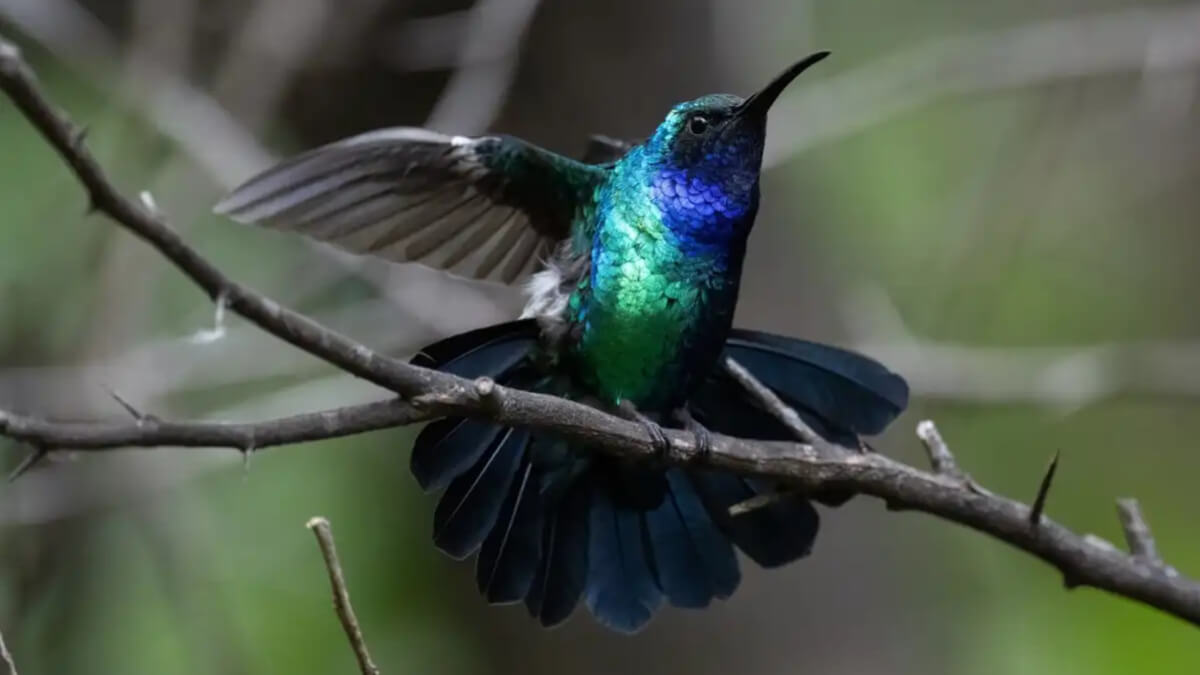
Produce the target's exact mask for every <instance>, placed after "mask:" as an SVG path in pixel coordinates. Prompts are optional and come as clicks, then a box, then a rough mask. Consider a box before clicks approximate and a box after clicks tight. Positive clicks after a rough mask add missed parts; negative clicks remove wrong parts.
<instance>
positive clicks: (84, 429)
mask: <svg viewBox="0 0 1200 675" xmlns="http://www.w3.org/2000/svg"><path fill="white" fill-rule="evenodd" d="M434 416H435V415H433V414H432V413H430V412H426V411H420V410H417V409H416V408H413V407H412V406H411V405H409V404H407V403H405V402H403V401H400V400H398V399H390V400H386V401H376V402H373V403H363V404H360V405H352V406H345V407H341V408H333V409H330V410H323V411H320V412H312V413H301V414H299V415H290V416H288V417H280V418H277V419H272V420H265V421H262V422H252V423H243V422H171V421H169V420H160V419H157V418H154V417H142V418H140V419H138V420H135V421H134V423H133V424H129V423H125V422H51V421H47V420H43V419H39V418H37V417H30V416H28V415H18V414H16V413H12V412H8V411H5V410H0V434H2V435H4V436H7V437H9V438H12V439H14V440H18V441H25V442H26V443H30V444H32V445H33V446H34V447H35V448H37V451H35V452H34V453H33V454H32V455H31V457H36V455H37V454H39V452H40V454H43V455H44V454H45V453H47V452H49V451H50V450H57V449H69V450H84V451H96V450H110V449H112V448H122V447H142V448H154V447H161V446H178V447H192V448H236V449H238V450H242V451H247V450H261V449H263V448H270V447H275V446H279V445H291V444H293V443H305V442H308V441H319V440H323V439H326V438H341V437H344V436H352V435H354V434H360V433H363V432H366V431H375V430H377V429H389V428H392V427H397V426H402V425H405V424H413V423H416V422H423V421H425V420H428V419H430V418H432V417H434ZM28 463H30V460H26V462H25V463H23V467H22V468H19V470H20V471H24V470H27V469H28V468H29V467H28V466H24V464H28ZM13 473H14V474H17V475H19V473H18V471H14V472H13ZM17 475H14V476H13V478H16V477H17Z"/></svg>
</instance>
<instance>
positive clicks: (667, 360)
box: [215, 52, 908, 633]
mask: <svg viewBox="0 0 1200 675" xmlns="http://www.w3.org/2000/svg"><path fill="white" fill-rule="evenodd" d="M827 55H828V52H818V53H815V54H812V55H811V56H808V57H806V58H804V59H802V60H800V61H798V62H797V63H795V64H793V65H791V66H789V67H788V68H787V69H785V70H784V71H783V72H782V73H780V74H779V75H778V76H776V77H775V78H774V79H772V80H771V81H770V82H769V83H768V84H767V85H766V86H765V87H763V88H762V89H761V90H759V91H758V92H756V93H754V94H752V95H750V96H749V97H746V98H742V97H739V96H736V95H732V94H713V95H707V96H701V97H700V98H696V99H694V100H691V101H686V102H684V103H680V104H678V105H676V106H674V107H673V108H671V110H670V111H669V112H668V113H667V115H666V117H665V119H663V121H662V122H661V123H660V124H659V125H658V127H657V128H656V129H655V130H654V132H653V134H651V135H650V136H649V137H647V138H645V139H644V140H642V141H640V142H637V143H624V142H617V141H612V140H611V139H607V140H606V139H603V138H597V139H594V140H593V142H592V144H591V145H590V146H589V150H588V152H587V153H586V156H585V157H584V160H575V159H571V158H568V157H565V156H562V155H559V154H556V153H554V152H550V151H548V150H545V149H542V148H540V147H537V146H535V145H533V144H531V143H527V142H525V141H523V140H521V139H518V138H513V137H510V136H503V135H485V136H479V137H465V136H453V135H446V134H442V133H438V132H435V131H430V130H427V129H420V128H412V127H397V128H389V129H382V130H377V131H372V132H367V133H364V134H361V135H358V136H353V137H350V138H348V139H345V140H341V141H337V142H334V143H332V144H329V145H326V146H323V147H319V148H317V149H315V150H310V151H308V152H305V153H302V154H300V155H298V156H296V157H294V158H292V159H288V160H285V161H283V162H282V163H280V164H279V165H277V166H275V167H273V168H270V169H268V170H266V171H265V172H263V173H262V174H260V175H258V176H255V177H253V178H251V179H250V180H248V181H247V182H246V183H245V184H243V185H242V186H240V187H238V188H237V189H235V190H234V191H233V192H232V193H230V195H229V196H227V197H226V198H225V199H224V200H223V201H221V202H220V203H219V204H218V205H217V206H216V207H215V210H216V211H217V212H218V213H221V214H226V215H228V216H230V217H232V218H233V219H235V220H238V221H241V222H245V223H253V224H257V225H261V226H265V227H268V228H273V229H277V230H286V231H291V232H298V233H301V234H303V235H306V236H308V237H311V238H314V239H316V240H319V241H323V242H327V243H330V244H332V245H334V246H337V247H340V248H342V249H344V250H348V251H351V252H354V253H359V254H368V255H374V256H379V257H382V258H385V259H388V260H392V261H397V262H410V261H417V262H421V263H424V264H427V265H430V266H433V267H437V268H441V269H446V270H450V271H451V272H458V273H460V274H462V275H465V276H468V277H473V278H477V279H491V280H498V281H501V282H504V283H510V284H511V283H514V282H516V281H518V280H522V281H523V283H524V290H525V293H526V295H527V302H526V305H525V308H524V311H523V313H522V315H521V317H520V318H519V319H516V320H514V321H509V322H506V323H502V324H498V325H493V326H487V327H484V328H480V329H477V330H473V331H470V332H467V333H463V334H459V335H455V336H452V337H449V338H446V339H443V340H441V341H439V342H437V343H435V344H433V345H429V346H427V347H425V348H424V349H422V350H421V351H420V352H419V353H418V354H417V356H416V357H414V358H413V360H412V363H414V364H417V365H421V366H423V367H427V368H433V369H437V370H440V371H444V372H448V373H453V374H455V375H459V376H462V377H468V378H477V377H483V376H486V377H490V378H492V379H493V380H495V381H496V382H498V383H501V384H504V385H507V386H510V387H515V388H520V389H527V390H531V391H537V392H542V393H548V394H554V395H558V396H562V397H566V398H568V399H573V400H577V401H581V402H584V403H588V404H591V405H595V406H599V407H602V408H604V409H607V410H611V411H613V412H616V413H618V414H622V415H625V416H626V417H629V418H632V419H635V420H637V421H639V422H640V423H642V424H644V425H645V426H646V428H647V429H648V430H649V431H650V434H651V437H652V438H653V439H654V441H655V444H656V446H657V447H658V448H659V450H660V452H665V449H666V445H665V442H666V438H665V435H664V434H663V431H662V426H661V425H662V424H669V423H677V424H679V425H681V426H682V427H683V428H684V429H687V430H691V431H692V432H693V433H695V434H696V437H697V442H698V444H699V447H701V448H702V449H703V448H707V447H709V446H710V445H711V438H710V432H719V433H723V434H728V435H732V436H739V437H744V438H752V439H770V440H783V439H789V438H792V434H791V432H790V431H789V429H788V428H787V427H785V426H784V425H783V424H782V423H781V422H780V421H779V420H777V419H776V418H775V417H774V416H773V415H772V414H770V413H769V412H768V411H767V410H766V409H765V408H764V407H763V405H762V404H761V403H760V402H759V400H758V399H756V398H754V397H753V396H751V395H750V394H749V393H748V392H747V391H746V390H745V389H744V388H743V387H742V386H740V384H739V383H738V382H736V381H735V380H734V379H733V378H732V376H730V375H729V374H728V373H727V371H726V370H725V369H723V368H722V367H720V366H721V361H722V359H723V358H725V357H731V358H733V359H735V360H736V361H738V362H739V363H740V364H741V365H742V366H743V367H745V368H746V369H747V370H749V371H750V372H751V374H753V375H754V376H756V377H757V378H758V379H759V380H760V381H761V382H762V383H763V384H764V385H766V386H767V387H768V388H769V389H771V390H772V391H773V392H774V393H775V395H776V396H778V397H779V398H780V399H782V400H783V401H784V402H785V403H787V404H788V405H790V406H791V407H792V408H794V409H795V410H796V411H797V412H798V413H799V414H800V415H801V416H802V417H803V418H804V419H805V421H806V422H807V423H808V424H809V425H810V426H811V427H812V428H813V429H814V430H815V431H816V432H817V433H818V434H820V435H821V436H823V437H824V438H826V439H828V440H830V441H831V442H836V443H841V444H854V445H853V446H852V447H858V446H857V442H858V440H859V438H860V436H861V435H871V434H876V433H879V432H880V431H882V430H883V429H884V428H885V427H886V426H887V425H888V424H889V423H890V422H891V421H892V420H893V419H895V418H896V417H897V416H898V415H899V414H900V412H902V411H903V409H904V408H905V407H906V405H907V402H908V386H907V384H906V383H905V381H904V379H903V378H901V377H900V376H899V375H896V374H895V373H893V372H891V371H889V370H888V369H887V368H886V367H884V366H883V365H882V364H880V363H878V362H876V361H874V360H872V359H870V358H868V357H866V356H863V355H860V354H856V353H853V352H849V351H845V350H842V349H838V348H836V347H832V346H828V345H821V344H816V343H812V342H807V341H804V340H798V339H794V338H789V337H785V336H780V335H773V334H768V333H762V332H756V331H750V330H741V329H734V328H733V327H732V323H733V314H734V308H735V306H736V304H737V297H738V286H739V282H740V278H741V273H742V263H743V259H744V256H745V252H746V244H747V240H748V237H749V234H750V231H751V228H752V226H753V225H754V220H755V215H756V213H757V210H758V204H759V173H760V169H761V164H762V152H763V146H764V142H765V139H766V128H767V112H768V110H769V109H770V107H771V105H772V103H774V102H775V100H776V98H777V97H778V96H779V95H780V93H781V92H782V91H783V90H784V89H785V88H786V87H787V86H788V85H789V84H790V83H791V82H792V81H793V80H794V79H795V78H796V77H797V76H798V75H800V73H802V72H803V71H805V70H806V69H807V68H809V67H810V66H812V65H813V64H815V63H817V62H818V61H820V60H822V59H824V58H825V57H826V56H827ZM410 468H411V471H412V474H413V475H414V477H415V478H416V480H417V482H418V483H419V485H420V486H421V487H422V488H423V489H425V490H426V491H429V492H433V491H441V497H440V499H439V501H438V504H437V507H436V509H435V512H434V523H433V541H434V544H435V545H436V546H437V547H438V548H439V549H441V550H442V551H443V552H445V553H447V554H448V555H450V556H451V557H453V558H455V559H459V560H462V559H465V558H467V557H469V556H471V555H473V554H475V555H477V561H476V567H475V572H476V575H475V576H476V581H477V585H478V587H479V591H480V592H481V593H482V594H483V596H484V597H485V598H486V599H487V601H488V602H490V603H493V604H502V603H517V602H523V603H524V605H525V607H526V608H527V610H528V612H529V614H530V615H531V616H532V617H533V618H534V619H536V620H537V621H538V622H539V623H541V624H542V625H543V626H546V627H550V626H555V625H557V624H560V623H562V622H563V621H565V620H566V619H567V618H568V617H569V616H570V615H571V614H572V613H573V612H574V610H575V608H576V607H577V605H578V604H579V602H580V600H581V599H582V600H583V602H584V603H585V604H586V606H587V608H588V609H589V610H590V612H591V614H592V615H593V616H594V617H595V618H596V620H597V621H599V622H600V623H601V624H603V625H604V626H607V627H609V628H611V629H614V630H617V631H620V632H625V633H632V632H636V631H638V630H639V629H641V628H642V627H643V626H644V625H645V624H646V623H647V622H648V621H649V620H650V619H651V618H652V617H653V616H654V614H655V613H656V612H657V610H658V609H659V608H660V607H661V606H663V605H664V604H670V605H672V606H675V607H682V608H702V607H706V606H708V605H710V603H711V602H712V601H713V600H714V599H725V598H728V597H730V596H731V595H732V594H733V593H734V591H735V589H736V588H737V586H738V584H739V582H740V579H741V572H740V569H739V563H738V558H737V554H736V551H738V550H740V551H741V552H743V553H744V554H745V555H746V556H747V557H749V558H750V559H752V560H753V561H755V562H756V563H757V564H759V565H760V566H762V567H766V568H772V567H778V566H781V565H784V564H786V563H789V562H791V561H793V560H796V559H798V558H802V557H804V556H806V555H807V554H808V553H809V552H810V551H811V549H812V544H813V541H814V539H815V537H816V534H817V530H818V526H819V519H818V514H817V511H816V509H815V508H814V506H813V504H812V500H814V499H815V500H819V501H824V502H826V503H828V504H831V505H836V504H838V503H840V502H842V501H844V500H845V499H848V498H849V496H850V495H833V494H829V495H800V494H796V493H787V492H783V493H780V494H777V495H776V498H774V499H772V500H769V504H768V505H767V506H764V507H762V508H758V509H756V510H753V511H750V512H749V513H746V514H744V515H739V516H736V517H735V516H731V515H730V513H729V509H730V507H731V506H733V505H734V504H737V503H740V502H743V501H745V500H747V499H751V498H753V497H755V496H756V495H760V494H764V493H767V492H773V491H774V489H775V486H773V485H770V484H767V483H765V482H764V481H760V480H756V479H750V478H745V477H741V476H737V475H733V474H728V473H723V472H719V471H714V470H708V469H699V468H690V467H689V468H684V467H671V466H668V465H667V464H666V463H665V462H662V461H657V462H649V463H646V462H643V463H634V462H630V461H623V460H620V459H617V458H613V457H609V456H604V455H601V454H599V453H594V452H591V451H589V449H588V448H587V447H584V446H580V445H579V444H577V443H574V442H567V441H565V440H563V439H560V438H557V437H554V436H552V435H548V434H542V433H531V432H530V431H528V430H525V429H519V428H513V427H506V426H504V425H501V424H497V423H494V422H491V421H488V420H482V419H469V418H446V419H441V420H438V421H435V422H432V423H430V424H429V425H427V426H426V427H425V428H424V429H423V430H422V431H421V433H420V434H419V435H418V436H417V439H416V441H415V443H414V447H413V451H412V455H411V458H410Z"/></svg>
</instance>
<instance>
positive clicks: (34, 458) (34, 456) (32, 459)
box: [7, 446, 50, 483]
mask: <svg viewBox="0 0 1200 675" xmlns="http://www.w3.org/2000/svg"><path fill="white" fill-rule="evenodd" d="M49 454H50V451H49V450H47V449H46V448H43V447H40V446H38V447H34V449H33V452H30V453H29V454H28V455H26V456H25V459H22V460H21V463H20V464H18V465H17V468H15V469H13V470H12V471H11V472H10V473H9V474H8V479H7V482H9V483H12V482H14V481H16V480H17V479H18V478H20V477H21V476H24V475H25V474H26V473H28V472H29V470H30V469H32V468H33V467H34V466H36V465H37V464H38V463H39V462H41V461H42V460H43V459H45V458H46V456H47V455H49Z"/></svg>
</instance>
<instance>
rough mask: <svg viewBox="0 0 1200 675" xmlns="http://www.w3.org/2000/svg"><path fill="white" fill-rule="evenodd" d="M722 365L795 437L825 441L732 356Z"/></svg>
mask: <svg viewBox="0 0 1200 675" xmlns="http://www.w3.org/2000/svg"><path fill="white" fill-rule="evenodd" d="M722 365H723V366H724V367H725V372H727V373H729V376H730V377H732V378H733V379H734V381H736V382H737V383H738V384H740V385H741V386H742V388H743V389H745V390H746V391H747V392H749V393H750V394H751V395H752V396H754V397H755V398H756V399H758V401H759V403H761V404H762V405H763V407H764V408H766V409H767V412H769V413H771V415H772V416H773V417H774V418H775V419H777V420H779V421H780V422H781V423H782V424H783V425H784V426H785V427H787V428H788V429H789V430H790V431H791V432H792V433H793V434H795V435H796V438H798V439H800V440H801V441H804V442H805V443H814V444H815V443H823V442H825V441H824V439H823V438H821V437H820V436H819V435H818V434H817V432H815V431H813V430H812V427H810V426H808V425H807V424H805V422H804V420H803V419H801V418H800V415H799V414H797V413H796V411H795V410H792V409H791V408H790V407H789V406H788V405H787V404H786V403H784V402H783V401H782V400H780V398H779V397H778V396H776V395H775V392H773V391H771V390H770V389H768V388H767V387H765V386H763V384H762V383H761V382H759V381H758V379H757V378H756V377H754V376H753V375H751V374H750V371H748V370H746V368H745V367H743V366H742V364H740V363H738V362H737V361H735V360H733V359H732V358H728V357H726V358H725V360H724V362H723V363H722Z"/></svg>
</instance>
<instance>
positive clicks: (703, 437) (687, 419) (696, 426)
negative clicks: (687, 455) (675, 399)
mask: <svg viewBox="0 0 1200 675" xmlns="http://www.w3.org/2000/svg"><path fill="white" fill-rule="evenodd" d="M675 418H676V419H678V420H679V421H680V422H682V423H683V426H684V428H685V429H687V430H688V431H690V432H692V435H693V436H695V437H696V458H697V459H701V460H703V459H706V458H707V457H709V456H710V455H712V450H713V437H712V432H711V431H709V430H708V427H706V426H704V425H703V424H701V423H699V422H697V421H696V418H695V417H692V413H691V412H690V411H689V410H688V409H687V408H680V409H678V410H676V411H675Z"/></svg>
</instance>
